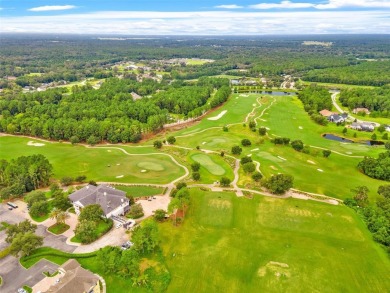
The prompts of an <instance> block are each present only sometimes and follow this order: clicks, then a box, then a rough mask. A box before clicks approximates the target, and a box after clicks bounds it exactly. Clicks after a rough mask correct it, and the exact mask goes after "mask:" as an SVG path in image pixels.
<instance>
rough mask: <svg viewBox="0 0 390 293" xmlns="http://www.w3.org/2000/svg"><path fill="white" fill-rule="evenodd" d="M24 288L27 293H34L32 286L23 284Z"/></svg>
mask: <svg viewBox="0 0 390 293" xmlns="http://www.w3.org/2000/svg"><path fill="white" fill-rule="evenodd" d="M23 289H24V290H26V292H27V293H32V288H31V287H29V286H26V285H25V286H23Z"/></svg>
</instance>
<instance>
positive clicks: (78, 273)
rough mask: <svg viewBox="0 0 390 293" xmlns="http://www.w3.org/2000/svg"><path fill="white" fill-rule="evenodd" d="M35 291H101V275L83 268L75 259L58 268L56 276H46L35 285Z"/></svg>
mask: <svg viewBox="0 0 390 293" xmlns="http://www.w3.org/2000/svg"><path fill="white" fill-rule="evenodd" d="M33 292H47V293H49V292H50V293H70V292H72V293H86V292H88V293H100V292H102V290H100V285H99V277H98V276H97V275H95V274H93V273H92V272H90V271H88V270H85V269H83V268H82V267H81V266H80V264H79V263H78V262H77V261H76V260H75V259H70V260H68V261H67V262H65V263H64V264H63V265H62V266H60V267H59V268H58V274H57V275H56V276H54V277H46V278H44V279H43V280H42V281H40V282H39V283H37V284H36V285H35V286H34V287H33Z"/></svg>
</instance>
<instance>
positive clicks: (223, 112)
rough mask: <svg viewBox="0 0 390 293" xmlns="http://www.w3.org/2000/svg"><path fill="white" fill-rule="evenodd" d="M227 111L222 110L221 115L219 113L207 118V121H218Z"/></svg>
mask: <svg viewBox="0 0 390 293" xmlns="http://www.w3.org/2000/svg"><path fill="white" fill-rule="evenodd" d="M226 112H227V110H223V111H222V112H221V113H219V114H218V115H217V116H214V117H210V118H207V120H213V121H214V120H218V119H219V118H222V116H223V115H225V114H226Z"/></svg>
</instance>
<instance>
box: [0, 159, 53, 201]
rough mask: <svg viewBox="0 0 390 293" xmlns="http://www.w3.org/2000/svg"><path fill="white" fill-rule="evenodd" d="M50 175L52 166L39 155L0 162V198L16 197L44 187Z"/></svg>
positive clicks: (47, 183)
mask: <svg viewBox="0 0 390 293" xmlns="http://www.w3.org/2000/svg"><path fill="white" fill-rule="evenodd" d="M52 174H53V167H52V165H51V164H50V163H49V161H48V160H47V159H46V158H45V157H44V156H43V155H41V154H39V155H31V156H22V157H19V158H17V159H12V160H10V161H6V160H0V197H1V198H3V199H5V198H10V197H16V196H20V195H22V194H23V193H24V192H29V191H32V190H34V189H37V188H40V187H45V186H47V185H49V179H50V177H51V175H52Z"/></svg>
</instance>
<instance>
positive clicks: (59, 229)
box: [48, 223, 70, 235]
mask: <svg viewBox="0 0 390 293" xmlns="http://www.w3.org/2000/svg"><path fill="white" fill-rule="evenodd" d="M69 228H70V226H69V225H67V224H64V223H56V224H54V225H52V226H50V227H49V228H48V230H49V231H50V232H51V233H54V234H57V235H60V234H62V233H64V232H65V231H67V230H68V229H69Z"/></svg>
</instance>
